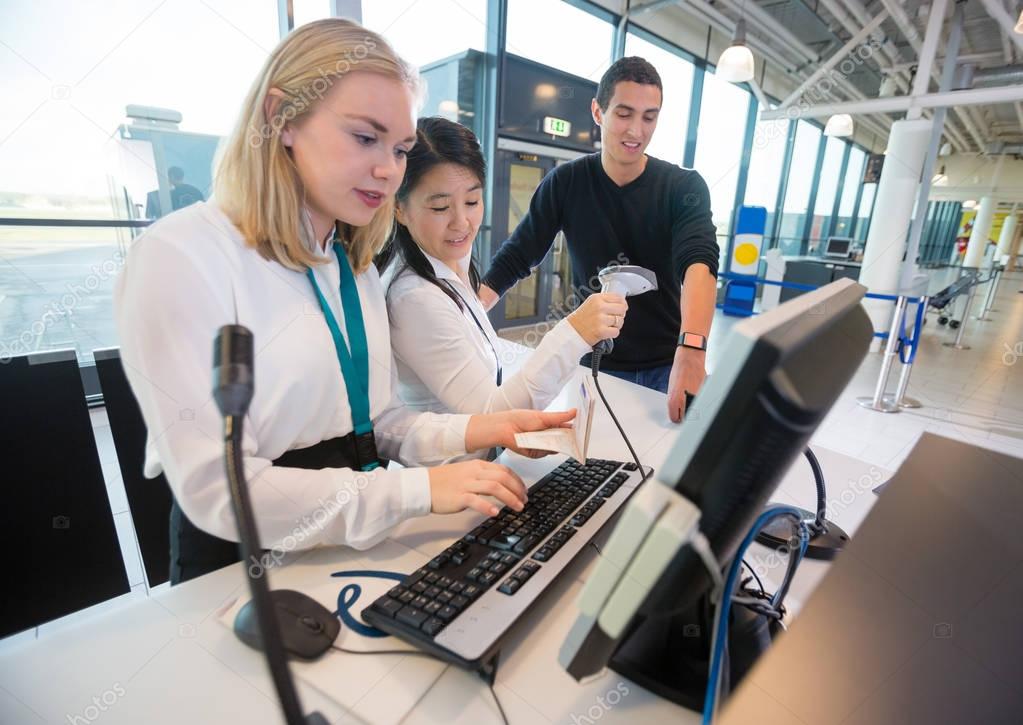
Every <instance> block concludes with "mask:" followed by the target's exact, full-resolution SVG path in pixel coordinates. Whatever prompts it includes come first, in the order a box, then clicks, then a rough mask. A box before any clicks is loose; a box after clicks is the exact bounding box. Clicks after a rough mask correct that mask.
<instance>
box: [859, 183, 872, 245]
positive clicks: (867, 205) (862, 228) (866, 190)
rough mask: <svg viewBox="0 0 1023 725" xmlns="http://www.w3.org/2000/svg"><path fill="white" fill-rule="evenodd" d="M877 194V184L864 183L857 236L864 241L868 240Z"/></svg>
mask: <svg viewBox="0 0 1023 725" xmlns="http://www.w3.org/2000/svg"><path fill="white" fill-rule="evenodd" d="M875 194H877V184H864V185H863V196H862V197H861V198H860V208H859V210H858V211H857V212H856V219H857V221H856V238H857V239H859V240H860V241H862V242H865V241H867V229H868V228H869V227H870V216H871V214H873V212H874V195H875Z"/></svg>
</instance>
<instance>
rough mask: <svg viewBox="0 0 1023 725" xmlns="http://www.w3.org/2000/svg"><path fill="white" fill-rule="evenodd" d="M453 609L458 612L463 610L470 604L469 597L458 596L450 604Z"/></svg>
mask: <svg viewBox="0 0 1023 725" xmlns="http://www.w3.org/2000/svg"><path fill="white" fill-rule="evenodd" d="M448 604H450V605H451V606H452V607H454V608H455V609H458V610H462V609H463V608H464V607H465V606H467V605H468V604H469V597H463V596H462V595H461V594H456V595H455V596H454V598H453V599H452V600H451V601H450V602H448Z"/></svg>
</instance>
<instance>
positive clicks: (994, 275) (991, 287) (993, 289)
mask: <svg viewBox="0 0 1023 725" xmlns="http://www.w3.org/2000/svg"><path fill="white" fill-rule="evenodd" d="M1001 278H1002V268H1001V267H999V266H998V265H997V264H995V265H993V266H992V268H991V281H990V282H989V283H988V288H987V295H986V296H985V297H984V306H983V307H982V308H981V310H980V314H979V315H977V318H976V319H978V320H986V319H987V313H988V312H994V310H992V309H991V306H992V305H993V304H994V303H995V295H997V294H998V282H999V280H1001Z"/></svg>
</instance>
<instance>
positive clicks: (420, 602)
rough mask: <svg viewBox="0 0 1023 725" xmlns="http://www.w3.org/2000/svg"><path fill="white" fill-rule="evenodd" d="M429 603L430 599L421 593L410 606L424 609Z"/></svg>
mask: <svg viewBox="0 0 1023 725" xmlns="http://www.w3.org/2000/svg"><path fill="white" fill-rule="evenodd" d="M429 603H430V599H429V598H428V597H424V596H423V595H422V594H420V595H419V596H418V597H416V598H415V599H413V600H412V601H411V602H410V603H409V606H411V607H413V608H414V609H422V608H423V607H425V606H426V605H427V604H429Z"/></svg>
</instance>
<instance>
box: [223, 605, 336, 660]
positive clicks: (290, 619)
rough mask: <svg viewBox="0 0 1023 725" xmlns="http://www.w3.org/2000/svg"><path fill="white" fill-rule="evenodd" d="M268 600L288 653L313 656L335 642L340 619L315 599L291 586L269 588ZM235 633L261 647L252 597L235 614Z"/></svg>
mask: <svg viewBox="0 0 1023 725" xmlns="http://www.w3.org/2000/svg"><path fill="white" fill-rule="evenodd" d="M270 600H271V601H272V602H273V606H274V613H275V614H276V615H277V622H278V625H279V626H280V631H281V641H282V644H283V645H284V649H285V650H286V651H287V653H288V654H290V655H292V656H294V657H299V658H301V659H304V660H313V659H316V658H317V657H319V656H320V655H322V654H323V653H324V652H326V651H327V650H329V649H330V647H331V645H332V644H334V640H336V639H337V635H338V633H339V632H340V631H341V622H340V621H339V620H338V618H337V617H335V616H334V615H333V614H332V613H331V612H330V610H328V609H327V608H326V607H324V606H323V605H322V604H320V603H319V602H317V601H316V600H315V599H313V598H312V597H310V596H308V595H306V594H303V593H302V592H296V591H294V590H293V589H275V590H272V591H271V592H270ZM234 633H235V634H236V635H237V636H238V639H240V640H241V641H242V642H244V643H245V644H247V645H249V646H250V647H252V648H253V649H258V650H262V649H263V635H262V632H261V631H260V629H259V621H258V620H257V618H256V609H255V607H254V606H253V604H252V601H251V600H250V601H249V602H248V603H246V604H245V606H244V607H242V608H241V609H239V610H238V614H237V615H235V618H234Z"/></svg>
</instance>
